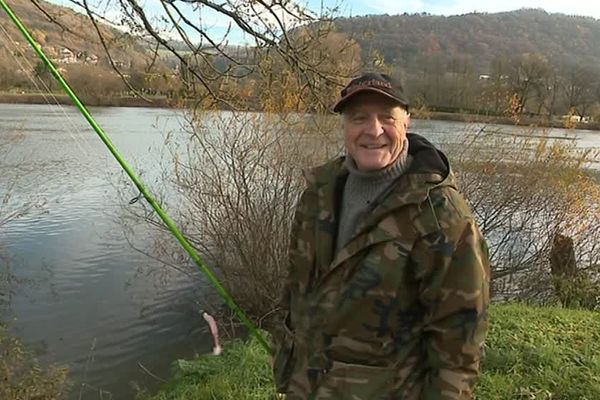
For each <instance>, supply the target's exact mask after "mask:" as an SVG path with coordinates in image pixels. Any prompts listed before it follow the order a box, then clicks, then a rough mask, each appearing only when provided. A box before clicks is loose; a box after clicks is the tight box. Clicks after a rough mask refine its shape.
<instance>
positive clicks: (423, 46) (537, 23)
mask: <svg viewBox="0 0 600 400" xmlns="http://www.w3.org/2000/svg"><path fill="white" fill-rule="evenodd" d="M335 24H336V27H337V29H338V30H339V31H341V32H344V33H346V34H348V35H349V36H351V37H352V38H354V39H355V40H356V41H357V42H358V43H359V44H360V46H361V48H362V49H363V55H364V56H366V55H368V54H370V53H371V52H372V51H373V50H377V51H379V52H380V53H381V54H382V55H383V56H384V57H385V61H386V62H387V63H390V64H401V65H402V66H403V67H404V68H406V69H408V70H415V69H418V68H419V63H420V62H421V61H422V59H423V58H424V57H433V56H443V57H447V58H463V59H464V58H467V59H469V60H471V61H472V63H473V65H474V66H475V67H476V68H477V70H478V71H477V72H479V73H486V72H490V69H491V63H492V61H493V60H495V59H502V58H504V59H505V58H509V57H514V56H517V55H521V54H525V53H540V54H543V55H544V56H545V57H546V58H547V59H548V61H549V62H551V63H558V64H562V63H564V62H566V61H568V60H569V61H572V62H575V63H578V64H582V65H583V64H585V65H600V20H596V19H594V18H588V17H577V16H568V15H564V14H549V13H547V12H545V11H543V10H540V9H522V10H518V11H511V12H502V13H495V14H487V13H472V14H465V15H458V16H449V17H446V16H437V15H421V14H413V15H408V14H404V15H394V16H390V15H370V16H365V17H353V18H339V19H336V21H335Z"/></svg>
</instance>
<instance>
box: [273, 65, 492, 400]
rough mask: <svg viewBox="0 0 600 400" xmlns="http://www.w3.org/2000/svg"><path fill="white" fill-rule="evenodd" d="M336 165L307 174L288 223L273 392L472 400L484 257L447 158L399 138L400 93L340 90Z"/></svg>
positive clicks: (360, 87) (485, 282) (364, 80)
mask: <svg viewBox="0 0 600 400" xmlns="http://www.w3.org/2000/svg"><path fill="white" fill-rule="evenodd" d="M334 111H336V112H338V113H341V114H342V126H343V131H344V138H345V146H346V153H347V154H346V156H345V157H341V158H338V159H335V160H333V161H331V162H329V163H327V164H325V165H323V166H321V167H318V168H315V169H314V170H311V171H309V172H308V173H307V174H306V179H307V181H308V188H307V189H306V190H305V191H304V193H303V194H302V197H301V199H300V202H299V204H298V208H297V211H296V217H295V221H294V225H293V231H292V237H291V249H290V269H289V276H288V279H287V281H286V284H285V290H284V296H283V302H282V304H283V309H284V310H285V312H286V317H285V321H284V322H283V329H282V332H281V334H279V335H276V338H275V339H276V354H275V359H274V366H273V367H274V373H275V381H276V383H277V388H278V390H279V391H280V392H281V393H286V394H287V399H288V400H296V399H352V400H379V399H395V400H413V399H431V400H442V399H472V398H473V386H474V384H475V381H476V379H477V377H478V375H479V362H480V355H481V351H482V345H483V342H484V339H485V336H486V333H487V330H488V316H487V309H488V302H489V278H490V267H489V259H488V250H487V246H486V244H485V241H484V240H483V238H482V236H481V233H480V231H479V229H478V227H477V225H476V222H475V220H474V218H473V215H472V213H471V210H470V209H469V206H468V205H467V203H466V201H465V199H464V198H463V197H462V195H461V194H460V193H459V192H458V190H457V188H456V182H455V179H454V176H453V174H452V172H451V169H450V166H449V163H448V159H447V158H446V156H445V155H444V154H443V153H442V152H440V151H439V150H437V149H436V148H435V147H434V146H433V145H432V144H431V143H429V142H428V141H427V140H425V139H424V138H422V137H420V136H418V135H415V134H411V133H407V128H408V125H409V113H408V101H407V99H406V97H405V94H404V91H403V89H402V86H401V85H400V83H399V82H397V81H395V80H394V79H392V78H390V77H389V76H387V75H384V74H374V73H371V74H366V75H363V76H361V77H359V78H356V79H354V80H352V81H351V82H350V83H349V84H348V86H347V87H345V88H344V89H343V90H342V92H341V99H340V100H339V102H338V103H337V104H336V105H335V107H334Z"/></svg>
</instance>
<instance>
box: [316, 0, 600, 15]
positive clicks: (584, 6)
mask: <svg viewBox="0 0 600 400" xmlns="http://www.w3.org/2000/svg"><path fill="white" fill-rule="evenodd" d="M326 2H327V1H326ZM309 3H312V4H319V1H314V0H310V1H309ZM342 7H344V8H345V11H346V12H350V13H351V15H365V14H386V13H387V14H390V15H392V14H402V13H405V12H406V13H409V14H412V13H420V12H427V13H429V14H435V15H460V14H466V13H471V12H474V11H477V12H488V13H494V12H502V11H512V10H518V9H520V8H543V9H544V10H546V11H547V12H551V13H562V14H569V15H582V16H589V17H594V18H596V19H600V2H598V1H597V0H543V1H542V0H487V1H486V0H408V1H406V0H354V1H352V0H348V1H346V3H345V4H344V5H343V6H342Z"/></svg>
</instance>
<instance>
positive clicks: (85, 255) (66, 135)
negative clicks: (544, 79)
mask: <svg viewBox="0 0 600 400" xmlns="http://www.w3.org/2000/svg"><path fill="white" fill-rule="evenodd" d="M92 113H93V114H94V115H95V117H96V118H97V120H98V121H99V123H100V125H101V126H103V127H104V129H105V130H106V132H107V133H108V134H109V135H110V136H111V138H112V140H113V141H114V143H115V144H116V146H117V147H118V148H119V149H120V150H121V151H122V153H123V155H124V156H125V158H126V159H127V160H129V161H130V162H131V163H132V164H134V165H135V166H136V167H137V168H138V169H139V170H141V171H143V172H142V177H143V178H144V180H145V181H146V182H147V183H148V185H149V187H150V188H151V190H152V189H156V190H158V191H164V190H167V191H168V189H169V188H166V189H165V185H166V184H167V182H168V181H167V180H164V179H161V176H160V167H159V163H160V160H161V157H162V156H163V155H164V150H163V149H164V147H163V145H162V144H163V141H164V138H165V135H167V134H170V135H171V136H172V137H184V136H185V132H184V131H183V129H182V127H181V126H182V123H183V116H182V115H181V114H180V113H178V112H176V111H172V110H166V109H146V108H92ZM482 127H483V126H482V125H466V124H464V123H458V122H442V121H424V120H414V121H413V128H414V129H413V130H414V131H415V132H418V133H421V134H423V135H425V136H427V137H429V138H430V139H432V140H433V141H434V142H437V143H442V142H444V140H447V139H448V138H449V137H452V136H455V135H459V134H460V133H461V132H464V131H471V132H473V131H478V130H480V129H481V128H482ZM485 130H500V131H501V132H504V133H507V134H514V133H517V134H519V133H523V132H525V130H523V129H521V128H515V127H505V126H491V125H490V126H486V127H485ZM549 135H550V136H553V137H557V138H563V139H564V140H572V139H577V140H578V145H580V146H582V147H600V133H596V132H591V131H563V130H558V129H554V130H551V131H550V132H549ZM2 143H4V144H5V145H4V146H2ZM0 157H2V158H1V159H0V172H1V174H0V202H2V201H3V199H5V200H4V202H3V203H2V204H0V221H1V217H2V213H3V212H4V214H5V215H6V213H7V212H10V211H11V210H16V209H18V208H19V207H21V206H22V205H23V204H31V205H32V206H33V207H32V208H31V209H30V210H29V211H28V212H27V213H25V214H24V215H23V216H21V217H19V218H17V219H14V220H12V221H10V223H8V224H6V225H4V226H2V225H1V222H0V252H1V253H3V254H4V255H7V256H8V266H9V268H10V271H11V272H12V274H13V275H14V277H15V278H16V281H15V282H14V284H13V285H12V289H11V291H10V293H0V299H2V301H3V304H1V305H3V306H4V308H5V311H4V318H5V319H8V321H6V322H8V324H9V327H10V329H11V331H12V332H14V333H15V334H16V335H17V336H19V337H20V338H21V339H22V340H23V341H24V342H25V343H26V344H27V345H29V346H31V348H33V349H34V350H35V352H36V354H37V356H38V357H39V359H40V360H41V361H42V363H43V364H48V363H59V364H64V365H67V366H68V367H69V369H70V375H69V377H70V379H71V381H72V383H73V389H72V391H71V398H73V399H80V398H81V399H98V398H102V399H111V398H113V399H124V398H125V399H126V398H131V397H132V396H133V394H134V393H135V389H134V387H135V386H136V385H139V386H141V387H149V388H155V387H157V386H158V385H159V384H160V381H159V380H157V379H156V378H154V377H152V376H150V374H149V373H148V371H150V372H151V373H152V374H154V375H157V376H159V377H163V378H167V377H168V375H169V366H170V365H171V363H172V362H173V361H174V360H176V359H178V358H191V357H193V356H194V355H196V354H204V353H208V352H209V351H210V349H211V342H210V339H209V337H208V336H207V330H206V326H205V324H204V322H203V320H202V319H201V318H200V316H199V314H198V311H199V307H200V306H199V305H198V304H197V302H198V300H199V299H200V298H201V297H202V296H203V295H205V294H206V293H207V292H210V291H211V290H212V289H211V288H210V287H209V286H208V285H207V284H206V283H204V281H203V280H202V278H201V277H199V276H196V277H189V276H185V275H181V274H177V273H175V272H170V271H169V270H168V269H165V267H163V266H161V264H160V263H159V262H157V261H155V260H153V259H151V258H149V257H148V256H146V255H144V254H142V253H140V252H138V251H136V250H134V249H133V248H132V246H131V245H130V243H129V242H128V241H127V240H126V238H128V239H130V240H133V241H134V242H135V244H139V245H140V247H145V246H146V245H147V244H149V243H150V242H151V241H152V240H154V238H153V237H152V230H151V229H146V228H144V227H143V226H141V227H140V226H138V227H137V228H136V229H135V231H134V232H133V233H131V232H130V233H129V234H128V235H127V236H126V235H125V234H124V228H123V226H122V224H121V222H120V221H121V220H123V219H124V218H125V216H126V215H127V207H138V206H139V205H138V204H137V203H136V204H132V205H128V204H127V203H126V202H125V203H123V202H122V201H120V200H119V195H118V194H119V193H123V194H124V195H125V196H130V197H131V198H133V197H135V196H136V195H137V193H136V192H135V191H133V190H132V189H131V187H130V186H127V185H125V184H124V183H123V180H122V179H121V178H122V176H123V174H122V172H121V171H120V168H119V167H118V165H117V164H116V162H115V161H114V160H113V159H112V157H111V156H110V155H109V154H108V152H107V150H106V149H105V147H104V145H103V144H102V143H101V142H100V140H99V139H98V138H97V137H96V135H95V134H94V133H93V132H92V131H91V129H90V128H88V127H87V123H86V122H85V121H84V120H83V118H82V117H80V115H79V113H78V112H77V111H76V110H75V109H74V108H71V107H65V108H59V107H52V106H47V105H9V104H0ZM7 194H10V197H8V198H7V197H6V196H7ZM166 206H167V207H166V208H167V210H169V204H166ZM5 263H6V262H5ZM156 271H163V272H164V274H161V276H160V279H158V278H157V276H156V274H155V273H150V272H156Z"/></svg>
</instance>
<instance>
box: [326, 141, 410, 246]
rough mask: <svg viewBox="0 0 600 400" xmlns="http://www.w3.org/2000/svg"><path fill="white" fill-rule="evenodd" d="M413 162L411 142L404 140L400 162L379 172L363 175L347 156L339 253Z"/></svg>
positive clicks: (338, 241)
mask: <svg viewBox="0 0 600 400" xmlns="http://www.w3.org/2000/svg"><path fill="white" fill-rule="evenodd" d="M410 161H411V160H410V156H409V155H408V139H404V147H403V148H402V152H401V153H400V154H399V155H398V158H397V159H396V161H394V163H392V164H390V165H388V166H387V167H385V168H383V169H380V170H378V171H369V172H365V171H359V170H358V168H357V167H356V163H355V161H354V159H353V158H352V157H351V156H350V155H347V156H346V160H345V165H346V168H348V170H349V171H350V174H349V175H348V179H347V180H346V184H345V186H344V193H343V197H342V202H341V211H340V222H339V224H338V235H337V241H336V248H335V249H336V253H338V252H339V251H340V250H341V249H342V247H344V246H345V245H346V244H347V243H348V242H349V241H350V240H351V239H352V237H353V236H354V234H355V233H356V228H357V227H358V225H359V223H360V222H361V220H362V219H363V218H364V216H365V214H366V212H367V211H368V210H369V208H370V206H371V204H372V203H373V201H375V200H376V199H377V197H378V196H379V195H380V194H382V193H383V192H384V191H385V190H386V189H387V188H388V187H389V185H391V184H392V182H394V181H395V180H396V178H398V177H400V175H402V174H403V173H404V172H405V171H406V170H407V169H408V167H409V165H410Z"/></svg>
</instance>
